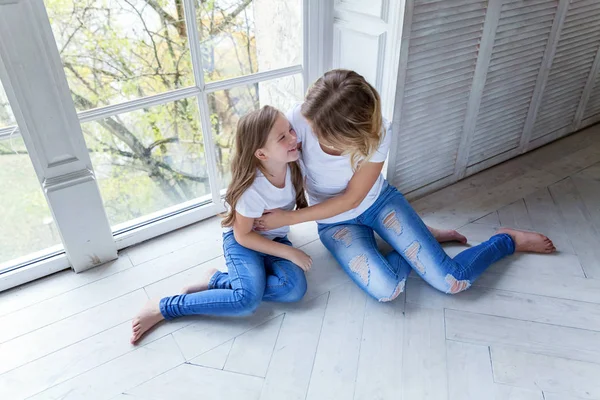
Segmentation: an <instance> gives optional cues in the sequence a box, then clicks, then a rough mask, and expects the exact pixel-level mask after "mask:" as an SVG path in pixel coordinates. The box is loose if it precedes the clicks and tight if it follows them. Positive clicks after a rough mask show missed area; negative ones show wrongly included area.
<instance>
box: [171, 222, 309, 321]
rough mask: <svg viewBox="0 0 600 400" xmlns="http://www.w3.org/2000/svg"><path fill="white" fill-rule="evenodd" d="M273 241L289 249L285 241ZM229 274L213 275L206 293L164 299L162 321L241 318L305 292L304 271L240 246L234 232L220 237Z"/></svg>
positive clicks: (294, 265) (296, 297)
mask: <svg viewBox="0 0 600 400" xmlns="http://www.w3.org/2000/svg"><path fill="white" fill-rule="evenodd" d="M274 241H276V242H279V243H283V244H285V245H288V246H291V245H292V243H291V242H290V241H289V240H288V239H287V237H284V238H276V239H274ZM223 252H224V253H225V262H226V264H227V271H228V272H220V271H219V272H217V273H215V274H214V275H213V276H212V278H211V279H210V282H209V284H208V290H205V291H202V292H197V293H191V294H181V295H176V296H169V297H165V298H163V299H161V300H160V312H161V314H162V315H163V317H165V319H173V318H175V317H181V316H184V315H218V316H244V315H249V314H252V313H253V312H254V311H255V310H256V308H257V307H258V305H259V304H260V302H261V301H263V300H264V301H277V302H294V301H299V300H300V299H302V297H303V296H304V294H305V293H306V277H305V276H304V271H302V269H301V268H300V267H299V266H297V265H296V264H294V263H293V262H291V261H289V260H285V259H283V258H279V257H275V256H271V255H268V254H263V253H259V252H257V251H254V250H250V249H247V248H245V247H243V246H242V245H240V244H239V243H238V242H237V241H236V240H235V237H234V236H233V232H225V233H224V234H223Z"/></svg>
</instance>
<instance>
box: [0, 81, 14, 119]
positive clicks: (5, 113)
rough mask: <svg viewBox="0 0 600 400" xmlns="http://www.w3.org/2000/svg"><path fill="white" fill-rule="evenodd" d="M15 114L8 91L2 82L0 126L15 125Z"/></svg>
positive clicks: (0, 84)
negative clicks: (7, 94)
mask: <svg viewBox="0 0 600 400" xmlns="http://www.w3.org/2000/svg"><path fill="white" fill-rule="evenodd" d="M15 124H16V122H15V116H14V115H13V113H12V110H11V108H10V104H8V98H7V97H6V92H5V91H4V87H3V86H2V82H0V128H4V127H7V126H11V125H15Z"/></svg>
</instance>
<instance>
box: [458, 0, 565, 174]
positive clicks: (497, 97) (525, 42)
mask: <svg viewBox="0 0 600 400" xmlns="http://www.w3.org/2000/svg"><path fill="white" fill-rule="evenodd" d="M557 6H558V1H556V0H542V1H535V2H534V1H522V0H517V1H506V2H504V4H503V5H502V8H501V13H500V19H499V22H498V28H497V30H496V36H495V41H494V48H493V52H492V57H491V61H490V65H489V69H488V72H487V79H486V83H485V89H484V91H483V97H482V100H481V105H480V108H479V115H478V116H477V124H476V129H475V134H474V136H473V141H472V144H471V148H470V151H469V162H468V165H469V166H470V165H474V164H477V163H479V162H482V161H484V160H487V159H489V158H491V157H494V156H496V155H498V154H501V153H504V152H507V151H509V150H513V149H516V148H517V147H518V146H519V144H520V140H521V134H522V132H523V128H524V125H525V120H526V118H527V114H528V111H529V105H530V103H531V98H532V96H533V92H534V89H535V86H536V81H537V77H538V73H539V70H540V67H541V64H542V59H543V57H544V53H545V50H546V47H547V44H548V38H549V35H550V30H551V28H552V24H553V22H554V16H555V14H556V9H557Z"/></svg>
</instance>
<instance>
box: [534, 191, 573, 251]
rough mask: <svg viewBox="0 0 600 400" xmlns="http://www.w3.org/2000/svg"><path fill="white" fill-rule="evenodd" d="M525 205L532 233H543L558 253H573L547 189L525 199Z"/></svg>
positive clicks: (569, 240)
mask: <svg viewBox="0 0 600 400" xmlns="http://www.w3.org/2000/svg"><path fill="white" fill-rule="evenodd" d="M525 205H526V206H527V211H528V212H529V216H530V217H531V222H532V224H533V230H534V231H536V232H540V233H543V234H544V235H546V236H548V237H549V238H550V239H552V241H553V242H554V245H555V246H556V249H557V250H558V251H559V252H561V253H571V254H574V253H575V250H573V245H572V244H571V239H570V238H569V235H568V234H567V232H566V231H565V227H564V224H563V223H562V220H561V217H560V213H559V211H558V208H557V207H556V204H555V203H554V199H552V196H551V195H550V192H549V191H548V188H544V189H542V190H539V191H537V192H535V193H532V194H531V195H529V196H527V197H525Z"/></svg>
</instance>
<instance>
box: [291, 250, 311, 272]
mask: <svg viewBox="0 0 600 400" xmlns="http://www.w3.org/2000/svg"><path fill="white" fill-rule="evenodd" d="M290 251H291V253H290V257H289V260H290V261H291V262H293V263H294V264H296V265H297V266H299V267H300V268H302V270H303V271H304V272H308V271H309V270H310V267H311V266H312V258H310V256H309V255H308V254H306V253H305V252H303V251H302V250H299V249H296V248H294V247H291V248H290Z"/></svg>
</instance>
